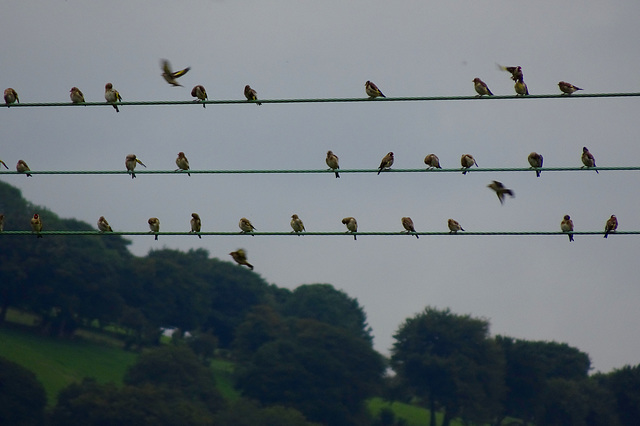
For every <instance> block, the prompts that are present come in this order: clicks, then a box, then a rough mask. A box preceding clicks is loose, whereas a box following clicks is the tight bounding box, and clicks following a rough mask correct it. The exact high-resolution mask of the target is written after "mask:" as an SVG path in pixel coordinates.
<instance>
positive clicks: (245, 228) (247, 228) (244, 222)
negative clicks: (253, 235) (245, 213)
mask: <svg viewBox="0 0 640 426" xmlns="http://www.w3.org/2000/svg"><path fill="white" fill-rule="evenodd" d="M238 226H239V227H240V230H241V232H240V233H241V234H246V233H248V232H253V231H257V229H256V228H254V226H253V225H252V224H251V222H250V221H249V219H247V218H246V217H243V218H241V219H240V222H238Z"/></svg>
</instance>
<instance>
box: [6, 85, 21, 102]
mask: <svg viewBox="0 0 640 426" xmlns="http://www.w3.org/2000/svg"><path fill="white" fill-rule="evenodd" d="M15 102H18V103H20V99H18V92H16V91H15V90H14V89H12V88H11V87H9V88H8V89H4V103H6V104H7V106H8V105H11V104H12V103H15Z"/></svg>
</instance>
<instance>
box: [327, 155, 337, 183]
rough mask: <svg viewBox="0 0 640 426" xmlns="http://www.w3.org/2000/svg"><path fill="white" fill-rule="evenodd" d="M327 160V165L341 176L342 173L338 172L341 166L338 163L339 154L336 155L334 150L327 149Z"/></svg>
mask: <svg viewBox="0 0 640 426" xmlns="http://www.w3.org/2000/svg"><path fill="white" fill-rule="evenodd" d="M325 162H326V163H327V166H329V168H330V169H331V170H333V171H334V172H335V174H336V177H337V178H339V177H340V173H338V169H339V168H340V166H339V165H338V156H337V155H335V154H334V153H333V151H327V158H326V159H325Z"/></svg>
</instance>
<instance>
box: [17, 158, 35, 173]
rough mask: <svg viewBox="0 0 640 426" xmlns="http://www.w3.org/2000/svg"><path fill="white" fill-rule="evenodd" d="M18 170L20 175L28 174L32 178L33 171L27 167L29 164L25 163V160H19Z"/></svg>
mask: <svg viewBox="0 0 640 426" xmlns="http://www.w3.org/2000/svg"><path fill="white" fill-rule="evenodd" d="M16 170H17V171H18V173H26V174H27V177H31V173H29V172H30V171H31V169H30V168H29V166H27V163H25V162H24V160H18V164H16Z"/></svg>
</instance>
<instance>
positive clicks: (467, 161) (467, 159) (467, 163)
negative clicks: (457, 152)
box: [460, 154, 478, 175]
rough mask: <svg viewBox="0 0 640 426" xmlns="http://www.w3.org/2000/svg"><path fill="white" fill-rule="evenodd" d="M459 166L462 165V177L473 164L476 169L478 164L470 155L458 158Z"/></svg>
mask: <svg viewBox="0 0 640 426" xmlns="http://www.w3.org/2000/svg"><path fill="white" fill-rule="evenodd" d="M460 164H462V174H463V175H466V174H467V170H468V169H469V167H471V166H473V165H474V164H475V165H476V167H478V163H476V159H475V158H473V155H471V154H462V157H460Z"/></svg>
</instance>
